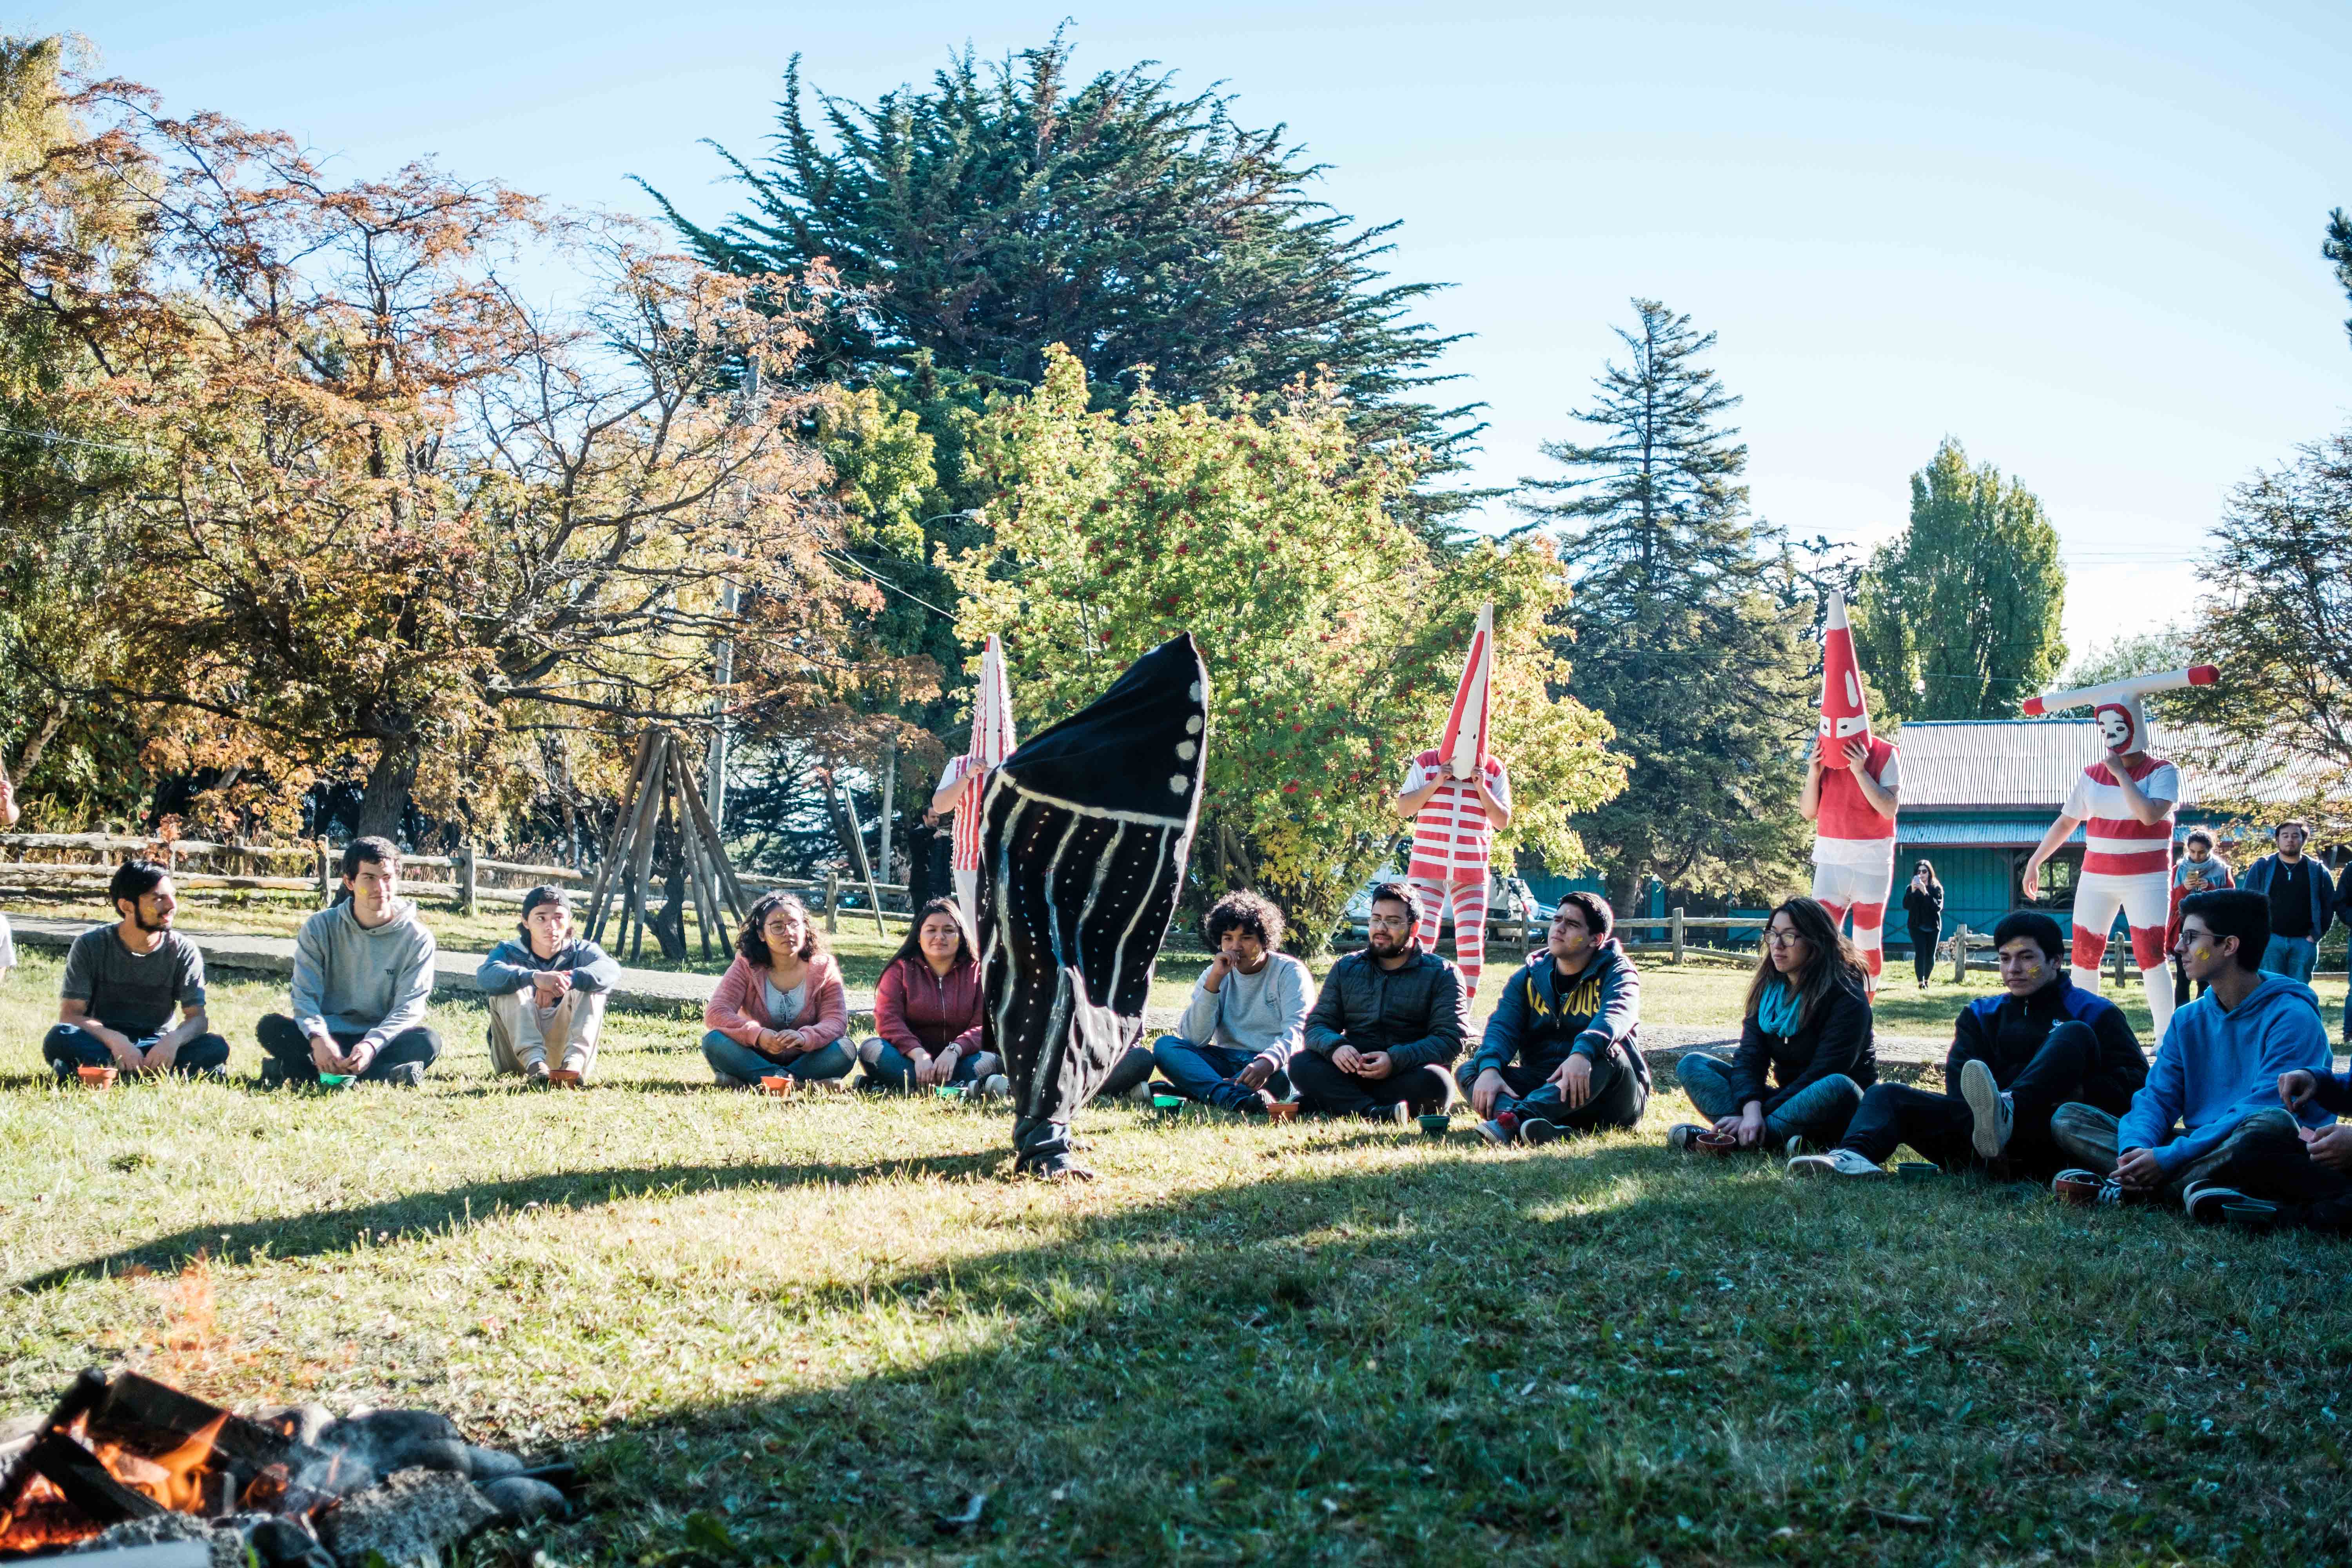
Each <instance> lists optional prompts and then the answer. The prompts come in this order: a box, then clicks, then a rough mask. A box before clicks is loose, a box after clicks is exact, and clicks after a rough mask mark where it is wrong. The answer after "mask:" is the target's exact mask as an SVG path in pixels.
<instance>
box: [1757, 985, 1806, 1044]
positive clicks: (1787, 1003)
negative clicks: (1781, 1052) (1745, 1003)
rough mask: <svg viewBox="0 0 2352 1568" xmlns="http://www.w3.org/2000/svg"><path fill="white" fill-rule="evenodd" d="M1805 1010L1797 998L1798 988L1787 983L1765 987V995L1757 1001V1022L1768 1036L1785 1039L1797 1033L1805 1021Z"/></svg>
mask: <svg viewBox="0 0 2352 1568" xmlns="http://www.w3.org/2000/svg"><path fill="white" fill-rule="evenodd" d="M1803 1018H1804V1008H1803V1005H1801V1002H1800V1000H1799V998H1798V996H1797V988H1796V987H1795V986H1793V985H1791V984H1789V983H1788V982H1787V981H1785V980H1784V981H1782V982H1780V984H1778V985H1767V986H1766V987H1764V994H1763V995H1761V996H1759V997H1758V998H1757V999H1756V1022H1757V1023H1758V1024H1759V1025H1761V1026H1763V1029H1764V1032H1765V1033H1766V1034H1768V1035H1779V1036H1781V1037H1783V1038H1785V1037H1788V1036H1790V1035H1793V1034H1795V1033H1796V1032H1797V1026H1798V1025H1799V1024H1800V1023H1801V1022H1802V1021H1803Z"/></svg>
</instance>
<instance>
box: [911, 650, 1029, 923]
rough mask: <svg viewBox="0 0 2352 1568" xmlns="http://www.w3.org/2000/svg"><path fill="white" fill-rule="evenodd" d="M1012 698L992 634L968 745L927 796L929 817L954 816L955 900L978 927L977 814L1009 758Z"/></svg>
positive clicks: (982, 658)
mask: <svg viewBox="0 0 2352 1568" xmlns="http://www.w3.org/2000/svg"><path fill="white" fill-rule="evenodd" d="M1012 754H1013V693H1012V691H1011V689H1009V688H1008V687H1007V686H1006V685H1005V682H1004V650H1003V647H1000V646H998V644H997V641H996V634H995V633H994V632H991V633H989V634H988V642H987V645H986V646H985V647H982V649H981V650H980V690H979V693H978V695H977V696H975V697H974V698H973V700H972V705H971V747H970V748H969V749H968V750H966V751H965V752H964V753H963V754H962V755H961V756H959V757H950V759H949V760H948V767H947V772H945V773H941V774H940V787H939V788H938V789H937V790H936V791H934V792H933V793H932V795H931V812H932V814H933V815H934V816H948V815H950V813H952V814H953V816H954V817H955V841H954V844H955V853H954V858H953V860H952V862H951V864H952V866H953V868H954V870H955V885H956V901H957V902H958V903H960V904H961V905H962V906H963V915H964V920H965V921H967V922H969V923H970V924H971V925H972V926H973V927H975V928H977V927H978V926H979V924H980V829H981V822H980V811H981V798H982V795H984V794H985V793H986V792H987V789H988V775H989V773H991V772H992V771H993V770H994V769H995V768H996V767H997V766H998V764H1000V763H1003V761H1004V759H1005V758H1006V757H1009V756H1011V755H1012Z"/></svg>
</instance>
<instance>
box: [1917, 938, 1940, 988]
mask: <svg viewBox="0 0 2352 1568" xmlns="http://www.w3.org/2000/svg"><path fill="white" fill-rule="evenodd" d="M1938 934H1939V933H1938V932H1936V931H1920V930H1918V929H1916V927H1915V928H1914V929H1913V930H1912V932H1911V967H1912V968H1913V969H1915V970H1916V971H1917V972H1918V975H1919V984H1922V985H1925V984H1927V977H1928V976H1929V975H1931V974H1933V973H1936V942H1937V936H1938Z"/></svg>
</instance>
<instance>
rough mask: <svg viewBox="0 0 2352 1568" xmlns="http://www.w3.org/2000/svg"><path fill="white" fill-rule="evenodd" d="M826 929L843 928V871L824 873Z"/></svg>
mask: <svg viewBox="0 0 2352 1568" xmlns="http://www.w3.org/2000/svg"><path fill="white" fill-rule="evenodd" d="M824 929H825V930H826V931H839V930H840V929H841V873H840V872H838V871H827V872H826V873H825V874H824Z"/></svg>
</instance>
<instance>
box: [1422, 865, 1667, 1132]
mask: <svg viewBox="0 0 2352 1568" xmlns="http://www.w3.org/2000/svg"><path fill="white" fill-rule="evenodd" d="M1615 923H1616V918H1615V916H1614V915H1613V914H1612V912H1611V911H1610V908H1609V904H1608V901H1607V900H1604V899H1602V898H1601V897H1600V895H1598V894H1596V893H1583V892H1576V893H1569V894H1566V895H1564V896H1563V897H1562V898H1561V899H1560V900H1559V909H1558V910H1554V911H1553V913H1552V917H1551V931H1550V935H1549V940H1548V941H1547V942H1546V943H1545V947H1544V951H1543V952H1539V953H1537V954H1536V955H1535V956H1534V957H1532V958H1530V959H1528V962H1527V963H1525V964H1524V965H1522V966H1521V967H1520V968H1519V969H1518V970H1517V972H1516V973H1513V974H1512V975H1511V977H1510V979H1509V980H1508V981H1507V983H1506V984H1504V986H1503V991H1502V994H1501V995H1499V996H1497V997H1496V999H1495V1012H1494V1016H1491V1017H1489V1018H1488V1019H1487V1020H1486V1037H1485V1038H1484V1039H1482V1040H1481V1041H1480V1042H1479V1046H1478V1054H1477V1055H1476V1056H1475V1057H1472V1058H1470V1060H1469V1061H1468V1062H1467V1063H1466V1064H1465V1065H1464V1067H1463V1068H1462V1069H1461V1071H1460V1072H1459V1073H1458V1074H1456V1075H1455V1076H1456V1081H1458V1082H1459V1083H1460V1084H1461V1085H1462V1087H1463V1089H1465V1091H1467V1092H1468V1094H1469V1096H1470V1109H1471V1110H1473V1111H1475V1113H1476V1114H1477V1116H1478V1118H1479V1122H1478V1131H1479V1134H1480V1135H1481V1136H1482V1137H1484V1138H1485V1139H1486V1141H1487V1142H1490V1143H1512V1142H1519V1141H1521V1140H1525V1141H1526V1142H1529V1143H1548V1142H1551V1141H1552V1140H1553V1139H1554V1138H1557V1137H1559V1135H1560V1134H1561V1133H1562V1132H1582V1131H1591V1129H1593V1128H1597V1127H1631V1126H1633V1124H1634V1123H1636V1122H1638V1121H1641V1120H1642V1112H1643V1110H1644V1109H1645V1108H1646V1107H1647V1106H1648V1105H1649V1103H1650V1068H1649V1064H1648V1063H1646V1062H1644V1061H1643V1059H1642V1051H1641V1047H1640V1045H1639V1043H1638V1041H1637V1039H1636V1037H1637V1035H1638V1034H1639V1033H1640V1029H1641V1017H1642V977H1641V976H1640V975H1639V974H1637V973H1634V970H1633V961H1632V960H1630V959H1628V958H1627V957H1626V956H1625V950H1624V949H1623V948H1622V947H1620V946H1619V945H1618V943H1617V939H1616V938H1615V937H1613V936H1612V935H1610V931H1611V928H1612V926H1613V925H1614V924H1615Z"/></svg>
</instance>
